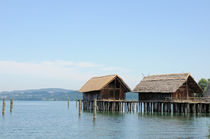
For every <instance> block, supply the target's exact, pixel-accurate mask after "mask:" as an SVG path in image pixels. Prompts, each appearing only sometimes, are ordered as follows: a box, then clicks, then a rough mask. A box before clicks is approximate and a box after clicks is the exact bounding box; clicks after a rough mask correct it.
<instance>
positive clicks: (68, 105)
mask: <svg viewBox="0 0 210 139" xmlns="http://www.w3.org/2000/svg"><path fill="white" fill-rule="evenodd" d="M67 106H68V109H69V97H68V100H67Z"/></svg>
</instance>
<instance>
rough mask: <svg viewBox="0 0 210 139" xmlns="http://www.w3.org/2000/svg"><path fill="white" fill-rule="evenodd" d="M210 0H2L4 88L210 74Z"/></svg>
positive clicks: (0, 48) (0, 62)
mask: <svg viewBox="0 0 210 139" xmlns="http://www.w3.org/2000/svg"><path fill="white" fill-rule="evenodd" d="M209 7H210V1H209V0H200V1H198V0H184V1H183V0H171V1H168V0H158V1H157V0H147V1H140V0H136V1H134V0H129V1H128V0H127V1H125V0H106V1H105V0H88V1H87V0H56V1H55V0H30V1H28V0H18V1H17V0H10V1H6V0H0V77H1V78H0V90H14V89H32V88H47V87H59V88H67V89H79V88H80V87H81V86H82V85H83V84H84V83H85V82H86V81H87V80H88V79H89V78H90V77H92V76H100V75H106V74H115V73H116V74H119V75H120V76H121V77H122V78H123V79H124V80H125V82H127V83H128V85H129V86H130V87H131V88H133V87H134V86H135V85H136V84H137V83H138V82H139V81H140V80H141V79H142V77H143V75H145V76H146V75H152V74H162V73H182V72H190V73H191V74H192V76H193V77H194V78H195V79H196V80H199V79H200V78H202V77H204V78H210V70H209V69H210V63H209V53H210V8H209Z"/></svg>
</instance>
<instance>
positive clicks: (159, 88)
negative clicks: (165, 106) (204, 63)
mask: <svg viewBox="0 0 210 139" xmlns="http://www.w3.org/2000/svg"><path fill="white" fill-rule="evenodd" d="M189 77H190V81H191V82H192V84H193V85H194V86H196V88H195V89H197V90H196V91H198V92H202V89H201V88H200V87H199V86H198V85H197V83H196V82H195V81H194V79H193V78H192V76H191V75H190V74H189V73H180V74H162V75H152V76H147V77H144V78H143V80H142V81H141V82H140V83H139V84H138V85H137V86H136V87H135V89H134V92H140V93H149V92H151V93H153V92H158V93H174V92H176V91H177V90H178V89H179V87H181V86H182V85H183V84H184V83H185V82H186V81H187V80H188V78H189Z"/></svg>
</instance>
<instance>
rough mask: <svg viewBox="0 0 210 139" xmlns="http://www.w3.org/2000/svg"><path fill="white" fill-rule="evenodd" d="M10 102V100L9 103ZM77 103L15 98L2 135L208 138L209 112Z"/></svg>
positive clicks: (2, 120) (88, 138) (0, 126)
mask: <svg viewBox="0 0 210 139" xmlns="http://www.w3.org/2000/svg"><path fill="white" fill-rule="evenodd" d="M6 103H8V104H9V102H6ZM75 105H76V104H75V102H70V103H69V107H70V108H69V109H67V108H66V102H50V101H48V102H47V101H36V102H27V101H15V108H14V109H13V114H12V115H10V114H7V113H9V105H6V108H5V116H4V117H1V118H0V123H1V124H0V129H1V130H0V138H17V137H21V138H26V139H27V138H46V137H47V138H78V139H80V138H85V139H98V138H100V139H107V138H113V139H118V138H119V139H136V138H137V139H138V138H146V139H147V138H148V139H151V138H199V139H200V138H208V136H209V130H210V118H209V115H205V114H204V115H203V114H202V115H193V114H187V115H184V114H167V113H153V114H152V113H133V112H131V113H130V112H127V113H122V112H97V118H96V120H93V112H92V111H82V113H81V115H80V116H79V107H77V108H76V107H75Z"/></svg>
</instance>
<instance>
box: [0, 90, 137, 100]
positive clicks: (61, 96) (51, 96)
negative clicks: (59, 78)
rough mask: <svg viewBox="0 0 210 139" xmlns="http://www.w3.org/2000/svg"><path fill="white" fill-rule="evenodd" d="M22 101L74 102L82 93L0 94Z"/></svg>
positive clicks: (133, 97) (133, 96) (131, 97)
mask: <svg viewBox="0 0 210 139" xmlns="http://www.w3.org/2000/svg"><path fill="white" fill-rule="evenodd" d="M11 98H13V99H14V100H23V101H67V100H68V98H69V100H70V101H75V100H79V99H82V93H78V91H76V90H67V89H60V88H45V89H34V90H15V91H2V92H0V99H6V100H10V99H11ZM126 99H127V100H137V99H138V94H137V93H127V94H126Z"/></svg>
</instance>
